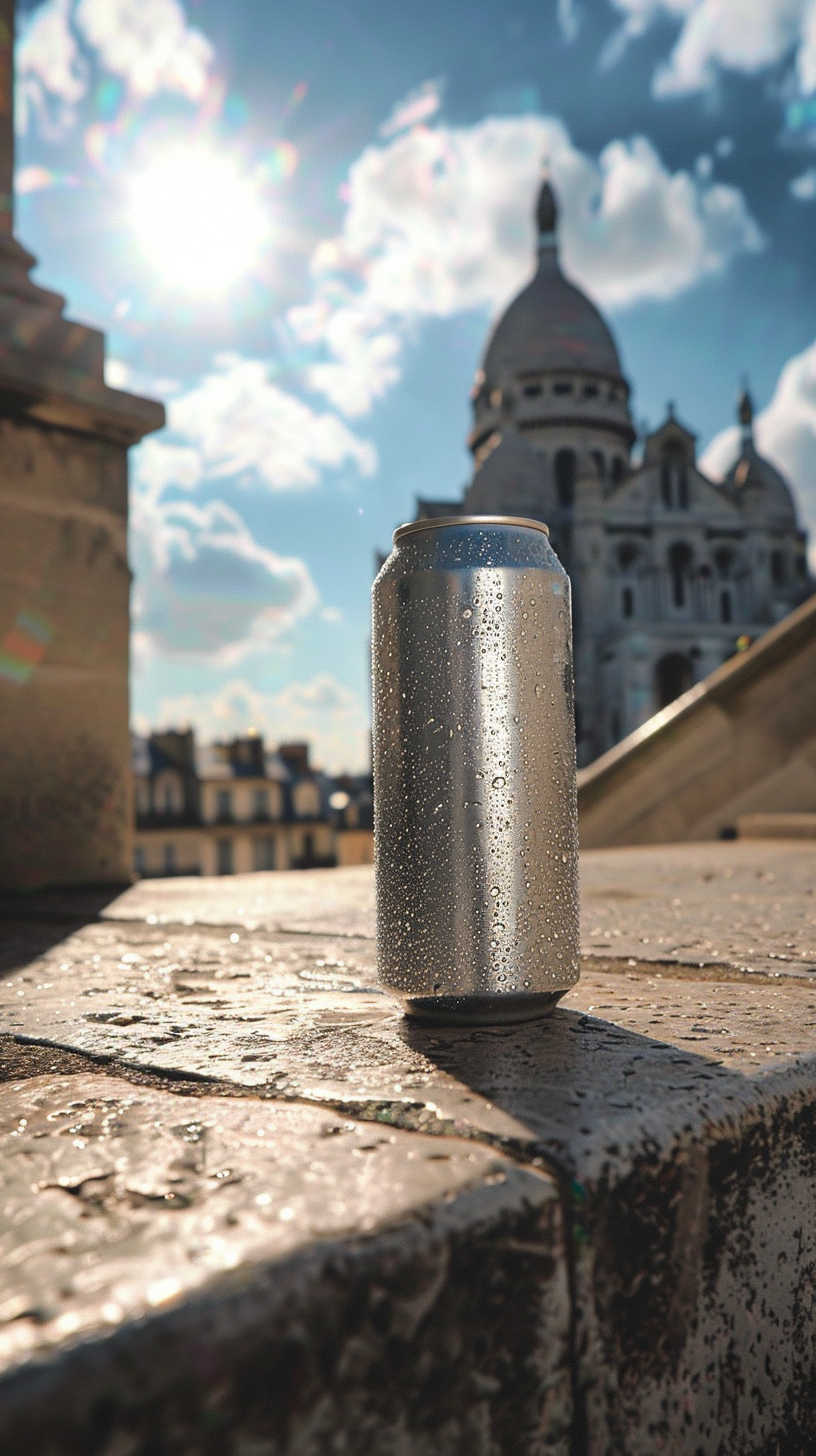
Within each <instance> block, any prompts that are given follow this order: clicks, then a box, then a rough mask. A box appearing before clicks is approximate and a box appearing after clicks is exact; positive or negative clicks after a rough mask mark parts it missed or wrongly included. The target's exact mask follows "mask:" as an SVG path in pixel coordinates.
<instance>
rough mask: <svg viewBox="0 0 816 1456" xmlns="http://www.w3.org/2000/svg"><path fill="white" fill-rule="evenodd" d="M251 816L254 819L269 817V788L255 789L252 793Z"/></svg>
mask: <svg viewBox="0 0 816 1456" xmlns="http://www.w3.org/2000/svg"><path fill="white" fill-rule="evenodd" d="M252 816H253V818H254V819H268V818H269V790H268V789H256V790H255V792H254V794H253V795H252Z"/></svg>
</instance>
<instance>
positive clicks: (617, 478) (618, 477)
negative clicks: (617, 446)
mask: <svg viewBox="0 0 816 1456" xmlns="http://www.w3.org/2000/svg"><path fill="white" fill-rule="evenodd" d="M625 474H626V462H625V461H624V459H623V457H622V456H621V455H616V456H615V458H614V460H613V461H612V484H613V485H620V483H621V481H622V480H623V477H624V475H625Z"/></svg>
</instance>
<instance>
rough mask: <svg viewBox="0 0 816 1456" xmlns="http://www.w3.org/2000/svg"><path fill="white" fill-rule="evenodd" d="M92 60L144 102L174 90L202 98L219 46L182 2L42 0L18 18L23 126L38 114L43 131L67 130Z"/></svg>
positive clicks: (54, 134)
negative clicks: (190, 16)
mask: <svg viewBox="0 0 816 1456" xmlns="http://www.w3.org/2000/svg"><path fill="white" fill-rule="evenodd" d="M83 46H84V48H85V51H84V53H83ZM91 59H93V61H94V62H95V63H96V65H97V66H98V67H99V68H100V69H101V70H103V71H106V72H108V74H110V75H113V76H118V77H120V79H121V80H122V81H124V83H125V85H126V86H127V88H128V91H129V92H130V94H131V96H133V97H135V98H137V99H139V100H146V99H147V98H148V97H150V96H155V95H156V94H157V93H159V92H169V93H172V94H175V95H179V96H185V97H187V98H188V100H191V101H198V100H200V99H201V98H202V97H203V96H204V94H205V92H206V90H207V86H208V82H209V78H210V74H211V71H212V65H213V60H214V51H213V48H212V45H211V44H210V42H209V41H208V40H207V37H206V36H205V35H203V34H202V32H201V31H200V30H197V29H196V28H195V26H191V25H188V24H187V20H186V17H185V14H184V10H183V9H182V6H181V5H180V4H179V0H79V3H78V4H76V5H74V4H73V0H45V3H44V4H41V5H38V6H37V8H36V9H35V10H33V11H32V12H31V14H30V15H29V16H28V17H26V18H25V19H24V20H23V21H22V22H21V24H20V35H19V39H18V41H17V46H16V73H17V97H16V111H17V118H16V119H17V126H18V129H19V130H20V131H21V132H25V131H26V130H27V128H28V126H29V124H30V121H31V118H32V115H33V116H35V117H36V118H37V121H38V123H39V126H40V129H41V131H42V132H43V134H44V135H45V136H47V137H49V138H51V139H57V138H59V137H61V136H62V135H64V133H65V132H66V130H67V129H68V128H69V127H70V126H71V125H72V123H73V121H74V119H75V115H76V107H77V104H78V103H79V102H80V101H81V100H82V98H83V96H84V95H85V93H86V91H87V89H88V82H89V75H90V60H91Z"/></svg>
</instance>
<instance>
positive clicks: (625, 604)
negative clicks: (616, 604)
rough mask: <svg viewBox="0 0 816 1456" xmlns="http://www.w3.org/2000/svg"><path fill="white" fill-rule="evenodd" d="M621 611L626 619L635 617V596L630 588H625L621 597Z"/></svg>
mask: <svg viewBox="0 0 816 1456" xmlns="http://www.w3.org/2000/svg"><path fill="white" fill-rule="evenodd" d="M621 610H622V612H623V615H624V617H633V616H634V615H635V594H634V592H633V591H632V588H631V587H630V586H625V587H624V588H623V592H622V595H621Z"/></svg>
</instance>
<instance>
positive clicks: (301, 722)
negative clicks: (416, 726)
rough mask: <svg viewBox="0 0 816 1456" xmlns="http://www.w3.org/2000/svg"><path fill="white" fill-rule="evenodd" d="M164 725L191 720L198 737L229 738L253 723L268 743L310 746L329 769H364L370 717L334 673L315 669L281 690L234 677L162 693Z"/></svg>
mask: <svg viewBox="0 0 816 1456" xmlns="http://www.w3.org/2000/svg"><path fill="white" fill-rule="evenodd" d="M156 719H157V721H158V722H160V723H162V724H168V725H170V724H173V725H175V724H179V723H190V724H191V725H192V726H193V727H194V728H195V729H196V731H197V733H198V734H199V736H200V738H201V740H202V741H204V742H206V741H208V740H212V739H218V738H229V737H233V736H235V735H236V734H239V733H245V732H246V730H247V729H248V728H255V729H257V730H258V732H259V733H263V735H264V737H265V738H266V740H267V744H268V745H270V746H274V745H276V744H278V743H281V742H285V741H287V740H289V741H292V740H295V741H298V740H301V741H306V742H308V743H310V744H311V745H312V750H313V752H312V758H313V761H314V762H315V764H316V765H319V766H320V767H322V768H325V769H327V770H328V771H329V772H330V773H339V772H341V771H342V770H343V769H348V770H350V771H351V772H355V771H360V770H364V769H365V768H367V766H368V761H369V728H368V716H367V713H366V711H365V708H364V707H363V704H362V703H361V702H360V699H359V698H358V697H357V695H356V694H355V693H353V692H351V691H350V689H349V688H347V687H345V685H344V684H343V683H341V682H338V680H337V678H335V677H332V676H330V675H329V674H328V673H319V674H318V675H317V676H315V677H313V678H311V679H310V680H309V681H307V682H300V681H297V680H296V681H293V682H290V683H288V684H287V685H286V687H285V688H283V689H282V691H281V692H279V693H263V692H259V691H258V689H257V688H255V687H253V686H252V685H251V683H248V682H247V681H245V680H244V679H241V678H235V679H233V680H232V681H230V682H227V683H225V684H224V685H223V686H222V687H220V688H217V689H216V690H215V691H214V692H211V693H201V694H184V695H181V696H179V697H175V698H165V699H163V701H162V702H161V704H160V706H159V711H158V714H157V715H156Z"/></svg>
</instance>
